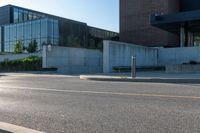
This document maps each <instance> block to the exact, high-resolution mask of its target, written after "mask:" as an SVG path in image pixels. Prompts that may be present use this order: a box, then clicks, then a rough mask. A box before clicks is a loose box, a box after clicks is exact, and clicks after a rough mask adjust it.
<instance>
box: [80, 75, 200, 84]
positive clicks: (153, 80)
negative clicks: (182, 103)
mask: <svg viewBox="0 0 200 133" xmlns="http://www.w3.org/2000/svg"><path fill="white" fill-rule="evenodd" d="M80 79H82V80H93V81H111V82H148V83H193V84H200V79H192V78H136V79H131V78H110V77H109V78H106V77H103V78H102V77H97V76H94V77H92V76H84V75H81V76H80Z"/></svg>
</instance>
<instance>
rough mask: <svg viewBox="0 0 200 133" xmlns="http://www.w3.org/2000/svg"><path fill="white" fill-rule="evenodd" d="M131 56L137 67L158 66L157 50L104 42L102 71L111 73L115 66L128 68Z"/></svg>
mask: <svg viewBox="0 0 200 133" xmlns="http://www.w3.org/2000/svg"><path fill="white" fill-rule="evenodd" d="M131 56H135V57H136V58H137V60H136V65H137V67H150V66H157V65H158V60H157V59H158V57H157V56H158V49H156V48H149V47H143V46H139V45H133V44H128V43H121V42H114V41H104V52H103V71H104V73H109V72H113V67H115V66H130V65H131V64H130V63H131Z"/></svg>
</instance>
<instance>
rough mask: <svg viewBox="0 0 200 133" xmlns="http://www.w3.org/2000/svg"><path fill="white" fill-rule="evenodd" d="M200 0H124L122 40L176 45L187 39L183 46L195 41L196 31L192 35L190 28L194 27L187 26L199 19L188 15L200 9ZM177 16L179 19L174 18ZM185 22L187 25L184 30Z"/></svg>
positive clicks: (142, 43) (199, 18)
mask: <svg viewBox="0 0 200 133" xmlns="http://www.w3.org/2000/svg"><path fill="white" fill-rule="evenodd" d="M199 2H200V1H199V0H120V41H123V42H128V43H134V44H138V45H145V46H164V47H176V46H180V44H181V43H184V44H182V45H183V46H188V45H194V44H195V40H194V38H195V36H194V34H193V37H191V35H189V32H186V31H189V30H190V28H191V27H190V26H188V27H187V25H188V23H193V22H194V21H195V22H197V21H196V20H197V18H191V19H187V17H192V16H193V15H195V11H196V12H197V11H198V10H200V8H199V7H200V6H199V5H200V3H199ZM188 13H189V16H187V17H186V18H185V19H184V20H183V19H181V17H182V18H184V14H188ZM181 15H182V16H181ZM196 15H197V13H196ZM177 16H178V17H179V20H178V22H174V21H173V20H174V18H176V17H177ZM166 17H167V18H166ZM168 19H169V21H168ZM198 20H200V17H198ZM181 25H184V30H182V32H181ZM198 25H199V24H198ZM174 29H175V30H174ZM183 31H185V32H184V33H183ZM180 33H181V34H182V36H181V34H180ZM192 33H193V32H192ZM191 38H192V39H193V40H191ZM188 41H190V42H188ZM179 42H180V43H179ZM191 43H193V44H191Z"/></svg>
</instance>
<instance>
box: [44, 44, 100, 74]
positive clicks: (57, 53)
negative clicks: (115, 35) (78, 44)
mask: <svg viewBox="0 0 200 133" xmlns="http://www.w3.org/2000/svg"><path fill="white" fill-rule="evenodd" d="M102 64H103V54H102V52H101V51H99V50H89V49H83V48H70V47H60V46H59V47H58V46H52V47H51V48H50V49H49V48H48V47H47V46H44V47H43V67H44V68H51V67H56V68H58V72H59V73H65V74H82V73H102V72H103V67H102Z"/></svg>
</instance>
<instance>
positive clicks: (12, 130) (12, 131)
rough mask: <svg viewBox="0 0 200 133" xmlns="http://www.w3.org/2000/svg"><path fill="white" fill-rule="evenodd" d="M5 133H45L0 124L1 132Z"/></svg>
mask: <svg viewBox="0 0 200 133" xmlns="http://www.w3.org/2000/svg"><path fill="white" fill-rule="evenodd" d="M1 131H2V132H3V133H4V132H5V133H44V132H40V131H36V130H33V129H29V128H25V127H20V126H16V125H12V124H8V123H4V122H0V132H1Z"/></svg>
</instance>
